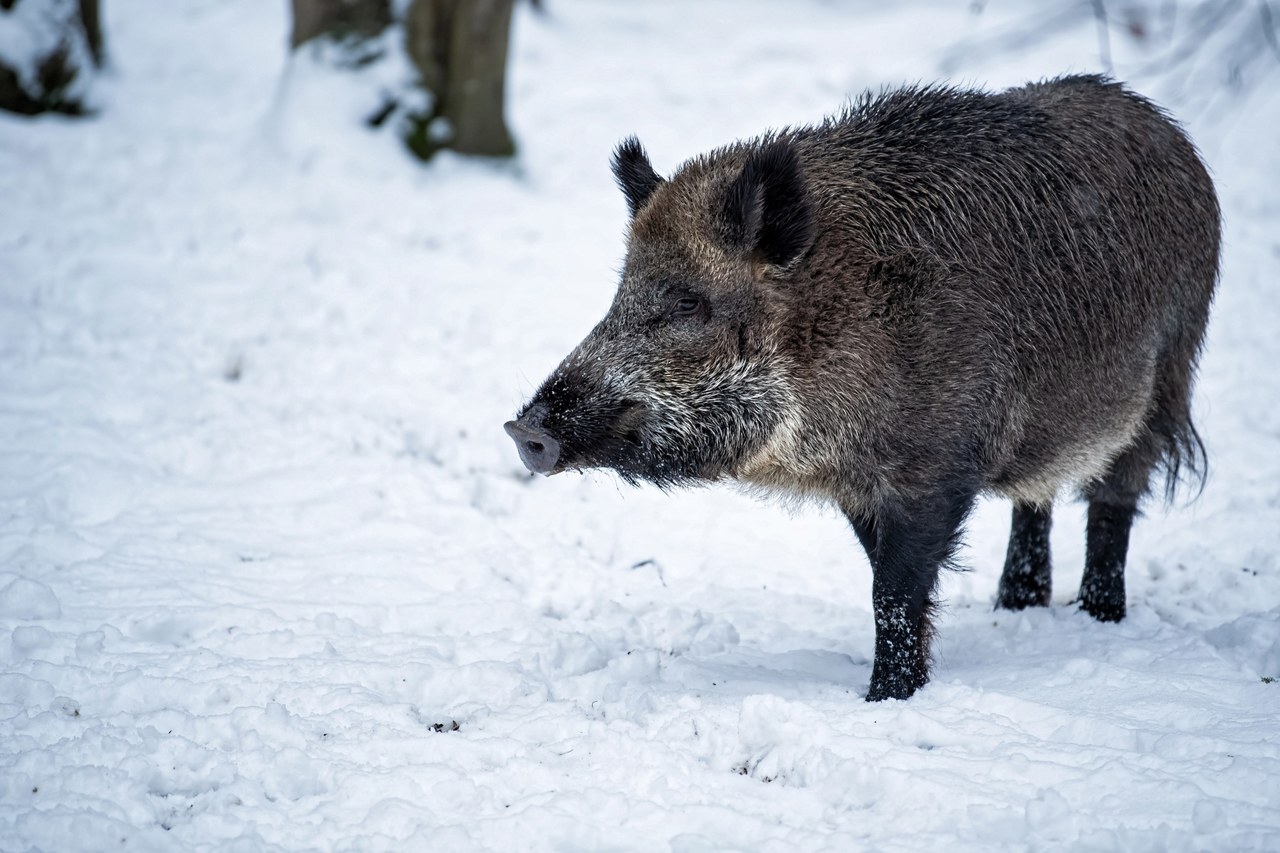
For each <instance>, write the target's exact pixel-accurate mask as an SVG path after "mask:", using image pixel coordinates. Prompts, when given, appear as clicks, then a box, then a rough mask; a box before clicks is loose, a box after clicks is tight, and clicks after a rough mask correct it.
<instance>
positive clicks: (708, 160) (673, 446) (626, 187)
mask: <svg viewBox="0 0 1280 853" xmlns="http://www.w3.org/2000/svg"><path fill="white" fill-rule="evenodd" d="M613 172H614V175H615V177H616V178H617V181H618V184H619V185H620V186H621V188H622V191H623V194H624V195H625V196H626V200H627V206H628V208H629V209H630V213H631V225H630V229H629V236H628V245H627V256H626V261H625V263H624V265H623V270H622V280H621V282H620V284H619V286H618V290H617V294H616V295H615V297H614V299H613V304H612V305H611V306H610V308H609V311H608V313H607V314H606V315H605V317H604V319H603V320H601V321H600V323H599V324H598V325H596V327H595V328H594V329H592V330H591V333H590V334H588V335H587V337H586V339H585V340H584V341H582V343H580V344H579V345H578V346H577V348H575V349H574V350H573V352H571V353H570V354H569V356H568V357H567V358H565V360H564V361H563V362H562V363H561V364H560V366H559V367H557V368H556V370H555V372H553V373H552V374H551V376H550V377H548V378H547V380H546V381H545V382H544V383H543V384H542V386H541V387H540V388H539V389H538V391H537V393H536V394H535V395H534V396H533V399H532V400H531V401H530V402H529V403H528V405H526V406H525V408H524V409H523V410H522V411H521V413H520V415H519V416H518V417H517V419H516V420H514V421H510V422H508V423H507V424H506V430H507V432H508V434H510V436H511V437H512V438H513V439H514V440H515V442H516V446H517V448H518V450H519V452H520V457H521V459H522V460H523V461H524V463H525V465H526V466H527V467H528V468H529V470H531V471H533V472H536V473H541V474H554V473H557V472H559V471H563V470H565V469H569V468H579V469H581V468H596V467H604V468H612V469H614V470H615V471H617V473H618V474H619V475H620V476H621V477H622V478H623V479H625V480H627V481H628V482H632V483H634V482H636V481H639V480H646V481H649V482H653V483H657V484H658V485H660V486H669V485H674V484H680V483H688V482H691V481H697V480H714V479H718V478H721V477H725V476H733V475H734V474H736V473H738V471H739V469H740V468H741V466H743V465H744V464H746V463H747V461H748V460H750V459H751V458H753V457H754V456H756V455H757V454H759V453H760V452H761V451H762V449H763V448H764V447H765V446H766V445H767V444H768V443H769V442H770V440H771V437H772V436H773V434H774V432H775V430H777V429H778V427H779V424H780V423H782V422H783V420H784V419H785V418H786V416H787V414H788V412H789V409H790V408H791V407H794V406H795V405H796V401H795V399H794V394H793V393H792V390H791V388H792V385H791V383H790V381H789V375H790V373H791V372H792V370H793V369H794V365H792V364H791V362H792V361H793V359H791V358H790V357H789V356H788V354H787V352H786V347H785V345H784V343H783V342H784V341H785V339H786V337H787V336H786V335H785V334H784V333H783V325H784V324H785V323H786V321H787V315H788V309H787V304H788V302H789V300H788V298H787V292H788V288H789V286H790V285H791V284H792V282H791V280H790V279H791V278H792V277H793V274H794V272H795V270H796V269H797V268H798V267H799V266H801V265H802V259H803V257H804V255H805V254H806V252H807V251H808V249H809V248H810V246H811V244H812V242H813V223H812V219H813V217H812V208H811V202H810V198H809V194H808V191H807V188H806V185H805V178H804V173H803V170H802V166H801V162H800V158H799V156H798V154H797V152H796V150H795V148H794V147H793V146H792V144H791V143H790V142H788V141H787V140H786V139H785V138H778V137H775V138H772V139H767V140H765V141H764V142H762V143H760V142H758V143H752V144H747V145H739V146H735V147H731V148H727V149H723V150H721V151H718V152H715V153H713V154H710V155H707V156H704V157H700V158H697V159H695V160H693V161H690V162H689V163H686V164H685V165H684V166H683V167H681V169H680V170H679V171H678V172H677V173H676V174H675V175H673V176H672V178H671V179H670V180H664V179H663V178H662V177H660V176H659V175H658V174H657V172H655V171H654V169H653V166H652V165H650V163H649V159H648V157H647V156H646V154H645V152H644V149H643V148H641V146H640V143H639V142H638V141H636V140H635V138H630V139H628V140H626V141H624V142H623V143H622V144H621V145H619V146H618V148H617V150H616V151H615V153H614V157H613Z"/></svg>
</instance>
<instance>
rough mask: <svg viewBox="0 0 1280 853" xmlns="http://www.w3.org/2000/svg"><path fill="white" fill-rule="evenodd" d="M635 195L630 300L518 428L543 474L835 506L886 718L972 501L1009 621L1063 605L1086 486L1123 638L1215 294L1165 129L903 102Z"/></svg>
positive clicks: (1177, 452) (1114, 116)
mask: <svg viewBox="0 0 1280 853" xmlns="http://www.w3.org/2000/svg"><path fill="white" fill-rule="evenodd" d="M613 171H614V174H615V176H616V178H617V181H618V183H619V184H620V186H621V188H622V191H623V193H624V195H625V196H626V201H627V205H628V207H629V209H630V214H631V221H630V228H629V233H628V240H627V254H626V261H625V264H624V267H623V271H622V277H621V283H620V284H619V286H618V290H617V294H616V296H615V297H614V300H613V304H612V306H611V307H610V308H609V311H608V313H607V314H606V315H605V317H604V319H603V320H601V321H600V323H599V324H598V325H597V326H596V327H595V328H594V329H593V330H592V331H591V332H590V334H588V335H587V337H586V339H585V340H584V341H583V342H582V343H581V344H579V345H578V347H577V348H576V349H575V350H574V351H573V352H572V353H570V354H569V356H568V357H567V358H566V359H565V360H564V362H563V363H562V364H561V365H560V366H559V367H558V368H557V369H556V370H555V372H554V373H552V375H551V376H550V377H549V378H548V379H547V380H546V382H544V383H543V385H542V386H541V387H540V388H539V389H538V391H537V393H536V394H535V395H534V397H533V399H532V400H531V401H530V402H529V404H528V405H527V406H526V407H525V408H524V409H523V411H521V412H520V414H519V416H518V417H517V418H516V420H514V421H511V422H508V423H507V424H506V430H507V432H508V433H509V434H510V435H511V437H512V438H513V439H514V440H515V442H516V445H517V447H518V449H519V453H520V456H521V459H522V460H523V461H524V463H525V465H526V466H527V467H528V468H529V469H530V470H531V471H534V472H537V473H543V474H554V473H556V472H559V471H563V470H566V469H581V468H593V467H606V468H612V469H613V470H615V471H616V472H617V473H618V474H619V475H620V476H621V477H622V478H623V479H624V480H626V481H628V482H636V481H648V482H652V483H656V484H658V485H659V486H662V487H669V486H676V485H686V484H692V483H703V482H710V481H716V480H735V481H738V482H740V483H743V484H746V485H748V486H750V487H753V488H754V489H756V490H763V491H766V492H779V493H782V494H786V495H791V496H801V497H807V498H815V499H818V500H822V501H831V502H834V503H835V504H836V506H838V507H839V508H840V510H841V511H842V512H843V513H844V515H845V516H846V517H847V518H848V520H849V522H850V524H851V525H852V527H853V530H854V532H855V533H856V534H857V537H858V539H859V540H860V541H861V543H862V545H863V547H864V548H865V549H866V552H867V555H868V557H869V558H870V562H871V565H872V568H873V577H874V580H873V583H872V606H873V609H874V612H875V626H876V642H875V662H874V665H873V667H872V674H871V686H870V690H869V691H868V692H867V695H866V698H867V699H868V700H872V701H874V700H880V699H886V698H898V699H902V698H906V697H908V696H910V695H911V694H912V693H914V692H915V691H916V690H917V689H918V688H920V687H921V686H922V685H923V684H925V683H926V681H927V680H928V674H929V641H930V638H931V634H932V624H933V619H932V615H933V614H932V611H933V609H934V606H935V605H934V595H935V587H936V585H937V580H938V575H939V570H940V568H941V567H943V566H945V565H947V564H948V562H949V561H950V560H951V558H952V554H953V551H954V549H955V547H956V543H957V540H958V538H959V536H960V532H961V528H962V526H963V523H964V521H965V518H966V516H967V515H968V513H969V511H970V509H971V507H972V506H973V504H974V501H975V499H976V498H977V497H978V496H979V495H982V494H996V495H1003V496H1006V497H1008V498H1011V499H1012V501H1013V530H1012V534H1011V536H1010V541H1009V549H1008V556H1007V559H1006V562H1005V566H1004V573H1003V576H1002V578H1001V581H1000V586H999V593H998V596H997V601H996V604H997V606H998V607H1003V608H1023V607H1028V606H1046V605H1048V604H1049V599H1050V589H1051V585H1050V554H1049V527H1050V520H1051V511H1052V505H1053V501H1054V499H1055V498H1056V497H1057V496H1058V495H1059V493H1060V492H1062V491H1063V489H1064V487H1071V486H1074V487H1075V488H1077V489H1078V490H1079V492H1080V493H1081V494H1082V495H1083V498H1084V499H1085V500H1087V501H1088V523H1087V548H1086V551H1087V554H1086V560H1085V569H1084V577H1083V582H1082V584H1081V589H1080V598H1079V601H1080V604H1081V606H1082V607H1083V608H1084V610H1085V611H1087V612H1088V613H1090V614H1092V615H1093V616H1094V617H1096V618H1097V619H1100V620H1103V621H1115V620H1119V619H1122V618H1123V617H1124V614H1125V592H1124V566H1125V558H1126V552H1127V550H1128V539H1129V530H1130V525H1131V523H1132V521H1133V518H1134V515H1135V512H1136V510H1137V508H1138V505H1139V502H1140V501H1141V500H1142V499H1143V498H1144V496H1146V495H1147V493H1148V492H1149V490H1150V487H1151V485H1152V479H1153V474H1156V473H1161V474H1163V475H1164V477H1165V487H1166V490H1167V492H1168V494H1169V495H1172V490H1173V488H1174V487H1175V485H1177V483H1178V482H1179V481H1180V480H1186V479H1192V480H1195V479H1197V478H1199V480H1200V482H1201V483H1203V473H1204V461H1205V460H1204V448H1203V444H1202V442H1201V440H1200V437H1199V436H1198V434H1197V432H1196V430H1195V427H1194V426H1193V425H1192V421H1191V411H1190V400H1191V385H1192V379H1193V374H1194V371H1195V366H1196V361H1197V358H1198V355H1199V351H1200V349H1201V345H1202V342H1203V340H1204V334H1205V326H1206V323H1207V322H1208V316H1209V306H1210V301H1211V299H1212V296H1213V291H1214V287H1215V284H1216V281H1217V276H1218V256H1219V240H1220V224H1219V220H1220V216H1219V210H1218V203H1217V199H1216V196H1215V193H1214V188H1213V184H1212V182H1211V180H1210V178H1209V175H1208V173H1207V171H1206V169H1205V166H1204V164H1203V163H1202V162H1201V160H1200V157H1199V156H1198V154H1197V153H1196V150H1195V148H1194V146H1193V145H1192V144H1191V142H1190V141H1189V140H1188V139H1187V137H1186V135H1185V134H1184V133H1183V132H1182V131H1181V130H1180V129H1179V127H1178V126H1177V125H1176V124H1175V123H1174V122H1173V121H1171V120H1170V119H1169V117H1168V116H1166V115H1165V114H1164V113H1163V112H1162V111H1161V110H1160V109H1159V108H1157V107H1156V106H1154V105H1153V104H1152V103H1151V102H1149V101H1147V100H1145V99H1144V98H1142V97H1140V96H1138V95H1136V94H1134V93H1133V92H1131V91H1129V90H1127V89H1126V88H1125V87H1124V86H1123V85H1121V84H1119V83H1116V82H1113V81H1110V80H1108V79H1105V78H1102V77H1097V76H1071V77H1062V78H1058V79H1054V80H1049V81H1046V82H1040V83H1033V84H1029V85H1026V86H1022V87H1019V88H1015V89H1009V90H1007V91H1004V92H1000V93H994V94H993V93H988V92H982V91H969V90H963V89H958V88H949V87H944V86H923V87H908V88H902V89H898V90H893V91H887V92H883V93H880V94H878V95H871V94H867V95H864V96H862V97H861V98H860V99H858V100H856V101H855V102H854V103H852V104H851V105H850V106H849V108H848V109H847V110H846V111H844V112H843V113H841V114H839V115H838V116H835V117H832V118H828V119H826V120H825V121H823V122H821V123H819V124H815V125H812V126H807V127H793V128H786V129H783V130H777V131H773V132H770V133H766V134H765V135H763V136H760V137H758V138H756V139H752V140H749V141H745V142H736V143H733V144H730V145H727V146H725V147H723V148H720V149H717V150H715V151H712V152H711V153H709V154H704V155H702V156H699V157H695V158H694V159H692V160H690V161H688V162H687V163H685V164H684V165H682V166H681V167H680V168H679V169H677V170H676V172H675V173H674V174H673V175H672V176H671V177H670V178H669V179H664V178H662V177H661V176H659V175H658V173H657V172H656V171H655V170H654V168H653V166H652V165H650V161H649V159H648V157H647V155H646V154H645V152H644V150H643V149H642V148H641V146H640V144H639V142H638V141H637V140H636V139H635V138H630V139H628V140H626V141H624V142H623V143H621V145H620V146H619V147H618V148H617V150H616V152H615V154H614V159H613ZM1184 475H1189V476H1184Z"/></svg>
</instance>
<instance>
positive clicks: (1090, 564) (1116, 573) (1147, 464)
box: [1080, 430, 1161, 622]
mask: <svg viewBox="0 0 1280 853" xmlns="http://www.w3.org/2000/svg"><path fill="white" fill-rule="evenodd" d="M1157 436H1158V434H1157V433H1155V432H1153V431H1150V430H1149V431H1148V432H1147V434H1146V435H1145V437H1144V438H1143V439H1141V440H1139V441H1138V442H1137V443H1135V444H1134V445H1132V446H1131V447H1130V448H1129V449H1128V450H1126V451H1125V452H1124V453H1122V454H1120V456H1119V457H1117V458H1116V460H1115V462H1113V463H1111V467H1110V469H1108V471H1107V473H1106V474H1105V475H1103V477H1102V478H1101V479H1100V480H1097V481H1095V482H1093V483H1089V484H1088V485H1086V486H1085V488H1084V494H1085V497H1086V498H1088V500H1089V517H1088V521H1087V522H1086V524H1085V554H1084V576H1083V577H1082V578H1081V580H1080V606H1081V607H1082V608H1084V611H1085V612H1086V613H1088V614H1089V615H1090V616H1092V617H1093V618H1094V619H1097V620H1098V621H1100V622H1119V621H1120V620H1121V619H1123V618H1124V612H1125V604H1124V565H1125V557H1126V556H1127V554H1128V551H1129V529H1130V527H1132V526H1133V517H1134V516H1135V515H1137V512H1138V500H1139V499H1140V498H1141V497H1142V495H1143V494H1145V493H1146V491H1147V484H1148V483H1149V481H1150V477H1151V470H1152V468H1154V467H1155V465H1156V463H1157V462H1158V461H1159V457H1160V452H1161V446H1160V444H1159V438H1158V437H1157Z"/></svg>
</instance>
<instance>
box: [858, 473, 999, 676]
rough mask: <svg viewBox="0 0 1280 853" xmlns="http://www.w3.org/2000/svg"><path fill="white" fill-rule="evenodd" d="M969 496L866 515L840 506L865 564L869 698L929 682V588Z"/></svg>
mask: <svg viewBox="0 0 1280 853" xmlns="http://www.w3.org/2000/svg"><path fill="white" fill-rule="evenodd" d="M975 494H976V492H975V491H974V490H968V489H946V490H940V491H938V492H936V493H934V494H931V495H929V496H928V497H926V498H923V499H920V500H916V501H914V502H911V503H908V504H901V505H896V506H883V507H880V508H878V509H876V510H875V511H872V512H867V511H865V510H861V511H859V510H845V515H846V516H847V517H848V519H849V522H850V524H852V525H853V529H854V532H855V533H857V534H858V539H859V540H860V541H861V542H862V547H863V548H865V549H866V551H867V557H868V558H869V559H870V561H871V570H872V583H871V605H872V608H873V609H874V610H875V620H876V656H875V663H874V664H873V665H872V668H871V689H870V690H868V691H867V701H868V702H879V701H880V700H881V699H906V698H907V697H908V696H910V695H911V694H912V693H915V692H916V690H918V689H920V688H921V687H923V686H924V684H925V682H927V681H928V680H929V641H930V640H931V639H932V637H933V609H934V602H933V592H934V588H935V587H936V586H937V583H938V572H939V571H940V570H941V568H942V566H943V565H944V564H945V563H946V562H947V561H948V560H949V559H950V558H951V554H952V552H953V551H954V550H955V546H956V543H957V541H958V538H959V533H960V526H961V525H962V524H963V523H964V519H965V516H967V515H968V514H969V510H970V508H972V506H973V501H974V497H975Z"/></svg>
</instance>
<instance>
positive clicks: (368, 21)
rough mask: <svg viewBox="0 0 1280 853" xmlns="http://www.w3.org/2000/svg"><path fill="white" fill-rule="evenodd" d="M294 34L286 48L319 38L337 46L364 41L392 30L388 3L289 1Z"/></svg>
mask: <svg viewBox="0 0 1280 853" xmlns="http://www.w3.org/2000/svg"><path fill="white" fill-rule="evenodd" d="M291 3H292V6H293V32H292V33H290V35H289V47H290V48H295V49H296V48H297V47H298V46H299V45H302V44H306V43H307V42H309V41H311V40H312V39H314V38H317V37H319V36H328V37H329V38H331V39H333V40H334V41H337V42H344V41H349V40H356V41H364V40H366V39H371V38H373V37H374V36H377V35H379V34H380V33H381V32H382V31H383V30H385V29H386V28H387V27H389V26H391V2H390V0H291Z"/></svg>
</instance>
